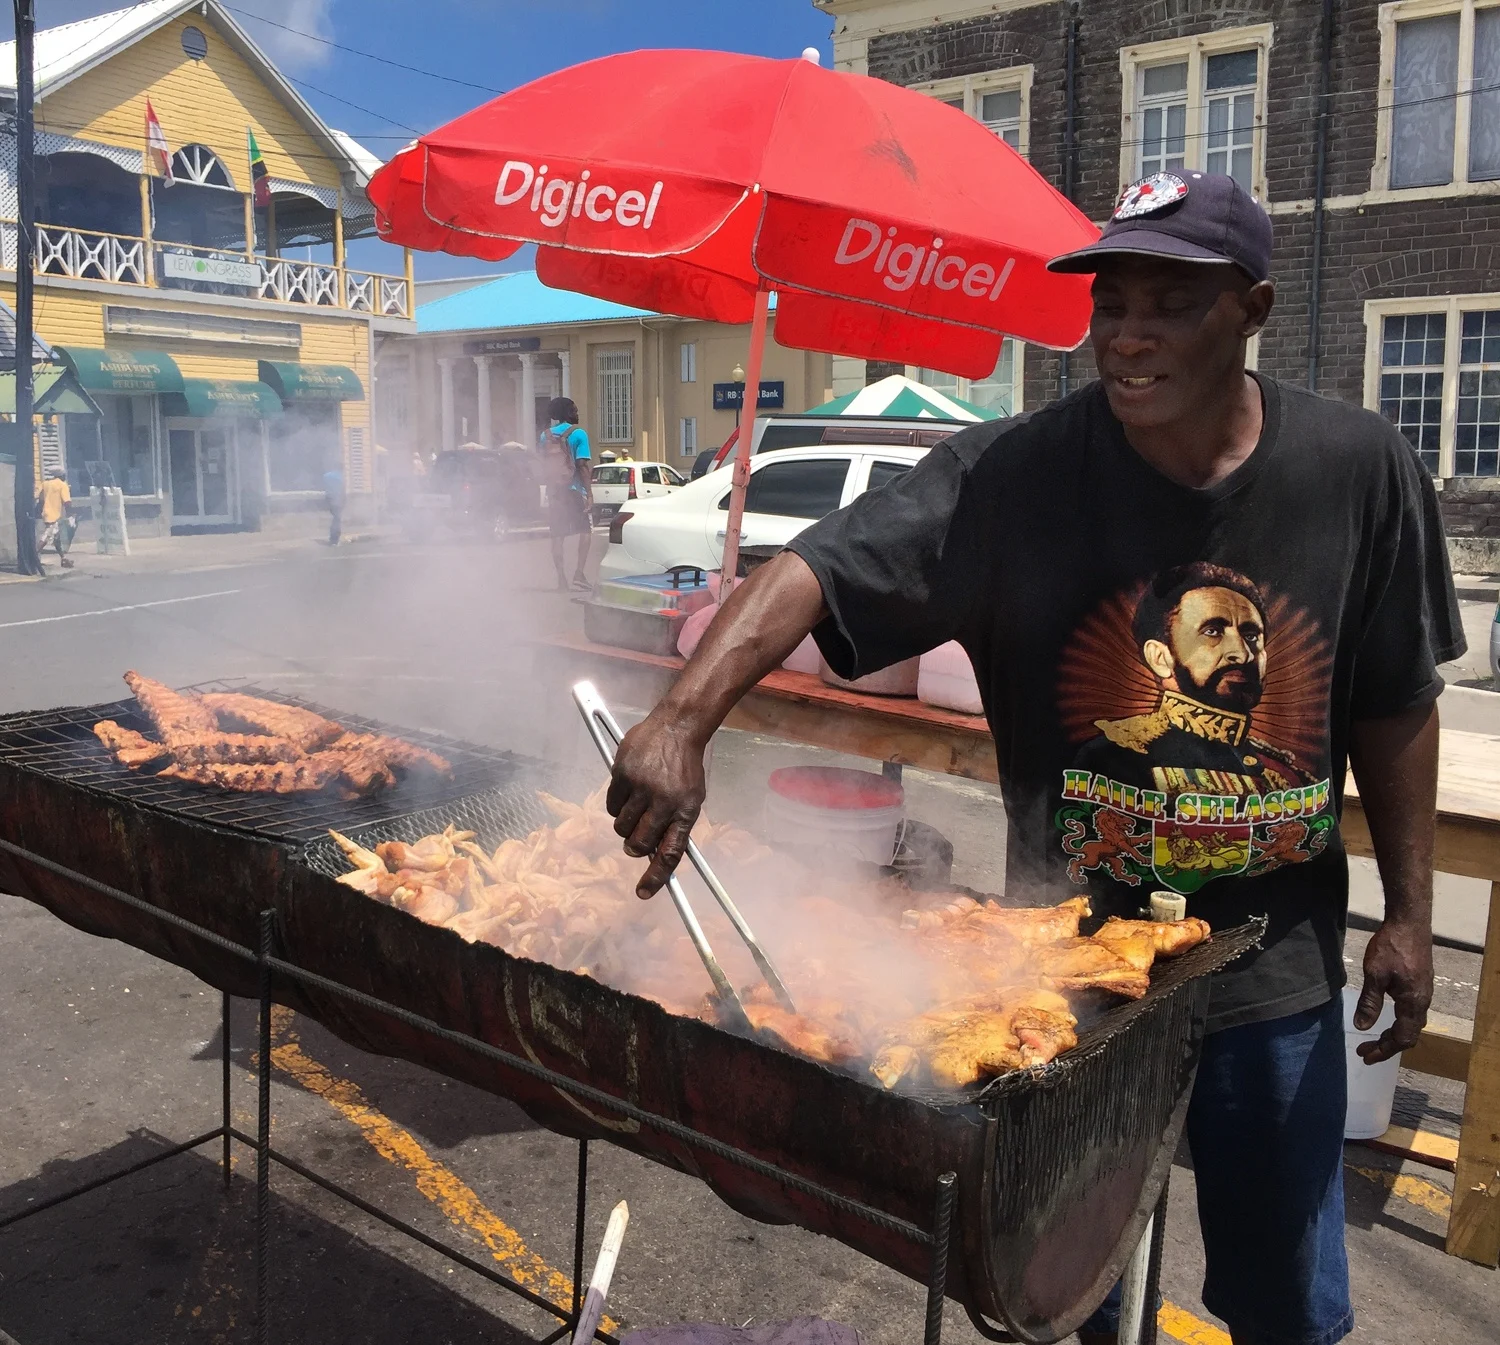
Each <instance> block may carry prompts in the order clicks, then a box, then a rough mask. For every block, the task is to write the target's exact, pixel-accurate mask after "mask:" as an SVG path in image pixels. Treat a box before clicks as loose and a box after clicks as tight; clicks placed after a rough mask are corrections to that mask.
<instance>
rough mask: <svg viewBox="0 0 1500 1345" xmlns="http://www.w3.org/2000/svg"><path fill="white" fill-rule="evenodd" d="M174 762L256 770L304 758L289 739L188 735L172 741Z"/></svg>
mask: <svg viewBox="0 0 1500 1345" xmlns="http://www.w3.org/2000/svg"><path fill="white" fill-rule="evenodd" d="M171 752H172V760H173V761H175V762H176V763H177V764H178V765H179V766H207V765H211V764H213V763H215V762H222V763H223V764H224V765H227V766H257V765H264V764H270V763H274V762H278V761H296V760H297V758H298V757H300V756H301V755H302V752H301V750H300V749H299V748H298V746H297V744H296V743H294V742H293V741H292V740H291V739H290V738H268V737H266V736H265V735H263V734H258V733H250V734H247V733H223V732H219V731H215V732H213V733H189V734H182V735H180V736H177V737H174V738H173V739H172V746H171Z"/></svg>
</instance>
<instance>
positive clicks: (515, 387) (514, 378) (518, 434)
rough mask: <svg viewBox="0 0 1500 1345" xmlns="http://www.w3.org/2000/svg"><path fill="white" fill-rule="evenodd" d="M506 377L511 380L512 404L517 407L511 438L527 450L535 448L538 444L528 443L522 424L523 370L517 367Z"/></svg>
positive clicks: (509, 371) (508, 372) (507, 373)
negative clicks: (523, 445)
mask: <svg viewBox="0 0 1500 1345" xmlns="http://www.w3.org/2000/svg"><path fill="white" fill-rule="evenodd" d="M505 373H506V377H508V378H509V379H510V402H511V405H512V406H513V407H515V417H516V418H515V419H514V420H513V421H512V422H511V434H510V437H511V438H512V439H514V440H515V441H516V443H518V444H526V447H527V448H535V447H536V444H535V443H534V442H533V443H527V442H526V427H525V426H524V425H522V424H521V370H520V367H519V366H517V367H516V368H514V369H507V370H506V371H505Z"/></svg>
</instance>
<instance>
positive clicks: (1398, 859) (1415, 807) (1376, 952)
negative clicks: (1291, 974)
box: [1349, 702, 1438, 1065]
mask: <svg viewBox="0 0 1500 1345" xmlns="http://www.w3.org/2000/svg"><path fill="white" fill-rule="evenodd" d="M1349 759H1350V764H1351V765H1352V766H1353V767H1354V778H1355V780H1356V781H1358V783H1359V798H1360V803H1361V804H1362V805H1363V806H1364V811H1365V818H1366V820H1367V821H1368V822H1369V825H1370V839H1371V840H1372V841H1373V842H1374V844H1375V860H1376V863H1377V864H1378V865H1379V867H1380V882H1381V885H1382V886H1383V887H1384V888H1385V920H1384V921H1383V922H1382V924H1381V926H1380V928H1379V929H1377V930H1376V931H1375V933H1374V934H1373V935H1372V936H1371V938H1370V942H1369V943H1368V944H1367V945H1366V946H1365V962H1364V971H1365V983H1364V990H1363V991H1362V993H1361V994H1360V997H1359V1006H1358V1008H1357V1009H1356V1010H1355V1014H1354V1025H1355V1026H1356V1027H1358V1028H1361V1029H1364V1028H1369V1027H1371V1026H1373V1024H1374V1022H1375V1019H1376V1018H1377V1017H1378V1016H1379V1014H1380V1006H1381V1004H1382V1002H1383V1001H1384V999H1385V996H1386V995H1389V996H1390V997H1391V999H1392V1000H1393V1001H1394V1002H1395V1005H1396V1021H1395V1023H1394V1024H1393V1025H1392V1026H1391V1027H1389V1028H1387V1029H1386V1030H1385V1032H1383V1033H1382V1034H1381V1036H1380V1039H1379V1040H1378V1041H1375V1042H1369V1043H1366V1044H1365V1045H1363V1046H1361V1047H1360V1048H1359V1053H1360V1055H1361V1056H1362V1057H1363V1058H1364V1061H1365V1063H1366V1064H1367V1065H1374V1064H1377V1063H1378V1062H1380V1061H1382V1060H1389V1059H1390V1058H1391V1057H1392V1056H1393V1055H1395V1054H1396V1053H1397V1052H1398V1051H1404V1050H1405V1049H1406V1048H1407V1047H1410V1046H1415V1045H1416V1044H1417V1036H1418V1034H1419V1033H1420V1032H1421V1031H1422V1027H1423V1025H1424V1024H1425V1023H1426V1021H1427V1006H1428V1005H1429V1004H1431V1003H1432V850H1433V843H1434V839H1435V835H1436V830H1437V770H1438V710H1437V704H1436V702H1433V703H1431V704H1427V705H1421V706H1418V707H1416V708H1415V709H1412V710H1407V711H1405V712H1404V713H1402V714H1399V715H1392V716H1391V717H1390V718H1388V719H1367V720H1363V721H1356V722H1355V723H1354V725H1353V726H1352V728H1351V730H1350V741H1349Z"/></svg>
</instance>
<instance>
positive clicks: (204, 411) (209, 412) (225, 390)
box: [161, 378, 281, 420]
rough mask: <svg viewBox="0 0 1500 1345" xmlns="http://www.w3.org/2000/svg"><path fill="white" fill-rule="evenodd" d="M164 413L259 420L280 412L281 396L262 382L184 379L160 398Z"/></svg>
mask: <svg viewBox="0 0 1500 1345" xmlns="http://www.w3.org/2000/svg"><path fill="white" fill-rule="evenodd" d="M161 410H162V414H163V415H164V416H192V417H196V418H198V419H200V420H206V419H211V418H212V419H223V418H225V417H228V416H241V417H249V418H251V419H259V418H263V417H265V416H279V415H280V414H281V398H279V397H278V396H277V395H276V394H275V393H274V392H272V391H271V389H270V388H268V387H267V386H266V385H265V384H264V383H236V382H233V381H231V380H229V379H220V378H184V379H183V380H182V391H181V392H173V393H169V394H168V395H167V396H165V397H163V398H162V402H161Z"/></svg>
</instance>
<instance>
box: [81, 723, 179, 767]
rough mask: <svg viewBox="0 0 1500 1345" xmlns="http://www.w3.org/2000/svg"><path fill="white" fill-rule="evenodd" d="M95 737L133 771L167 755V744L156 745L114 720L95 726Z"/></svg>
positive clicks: (123, 764)
mask: <svg viewBox="0 0 1500 1345" xmlns="http://www.w3.org/2000/svg"><path fill="white" fill-rule="evenodd" d="M94 737H96V738H97V739H98V740H99V741H100V742H101V743H103V744H104V745H105V746H106V747H107V748H109V750H110V751H111V752H113V753H114V754H115V760H116V761H118V762H119V763H120V764H121V765H122V766H128V767H129V768H130V769H131V770H138V769H139V768H140V767H142V766H144V765H146V764H147V763H149V762H152V761H160V760H161V759H162V757H164V756H166V755H167V746H166V744H165V743H154V742H152V741H151V739H150V738H148V737H146V736H145V735H144V734H141V733H137V732H136V731H135V730H134V729H127V728H125V727H124V726H123V725H121V724H117V723H115V721H114V720H113V719H101V720H100V721H99V722H98V723H97V724H95V725H94Z"/></svg>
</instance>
